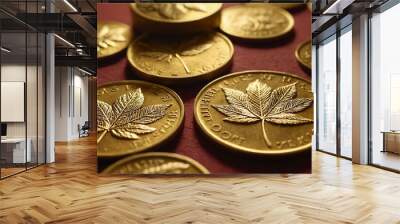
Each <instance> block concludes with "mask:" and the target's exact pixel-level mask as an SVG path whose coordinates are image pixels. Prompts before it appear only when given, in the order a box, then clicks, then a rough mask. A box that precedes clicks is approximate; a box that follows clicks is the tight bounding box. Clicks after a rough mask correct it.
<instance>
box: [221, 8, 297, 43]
mask: <svg viewBox="0 0 400 224" xmlns="http://www.w3.org/2000/svg"><path fill="white" fill-rule="evenodd" d="M293 27H294V18H293V16H292V15H291V14H290V13H289V12H288V11H286V10H284V9H282V8H279V7H276V6H272V5H271V4H250V3H249V4H243V5H237V6H231V7H227V8H225V9H223V10H222V14H221V25H220V28H221V30H222V31H224V32H225V33H227V34H229V35H231V36H233V37H237V38H242V39H252V40H269V39H275V38H279V37H282V36H284V35H286V34H288V33H289V32H290V31H292V30H293Z"/></svg>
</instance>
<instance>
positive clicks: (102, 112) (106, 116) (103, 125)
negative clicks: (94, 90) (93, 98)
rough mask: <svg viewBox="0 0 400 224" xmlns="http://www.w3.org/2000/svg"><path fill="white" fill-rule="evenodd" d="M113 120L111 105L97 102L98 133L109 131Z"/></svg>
mask: <svg viewBox="0 0 400 224" xmlns="http://www.w3.org/2000/svg"><path fill="white" fill-rule="evenodd" d="M112 120H113V111H112V107H111V105H110V104H108V103H106V102H104V101H101V100H97V131H98V132H100V131H103V130H108V129H109V128H110V127H111V122H112Z"/></svg>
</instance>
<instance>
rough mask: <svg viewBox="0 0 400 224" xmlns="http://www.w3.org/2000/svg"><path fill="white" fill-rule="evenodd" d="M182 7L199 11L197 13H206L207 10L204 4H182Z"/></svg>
mask: <svg viewBox="0 0 400 224" xmlns="http://www.w3.org/2000/svg"><path fill="white" fill-rule="evenodd" d="M183 5H184V6H185V7H186V8H187V9H190V10H193V11H199V12H207V8H206V7H205V5H204V4H199V3H183Z"/></svg>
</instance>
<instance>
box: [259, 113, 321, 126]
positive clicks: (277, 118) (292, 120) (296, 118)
mask: <svg viewBox="0 0 400 224" xmlns="http://www.w3.org/2000/svg"><path fill="white" fill-rule="evenodd" d="M265 120H266V121H268V122H272V123H275V124H304V123H310V122H313V120H311V119H308V118H305V117H302V116H300V115H297V114H287V113H280V114H276V115H271V116H268V118H266V119H265Z"/></svg>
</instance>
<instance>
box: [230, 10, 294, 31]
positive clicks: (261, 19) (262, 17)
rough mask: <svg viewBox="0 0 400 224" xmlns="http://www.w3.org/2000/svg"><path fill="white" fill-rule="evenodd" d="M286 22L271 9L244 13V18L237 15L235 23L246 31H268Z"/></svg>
mask: <svg viewBox="0 0 400 224" xmlns="http://www.w3.org/2000/svg"><path fill="white" fill-rule="evenodd" d="M285 23H286V20H285V19H284V18H281V17H279V16H277V15H275V14H273V13H272V12H271V11H264V10H262V11H257V10H254V12H252V13H251V14H250V15H246V17H245V19H244V18H240V17H238V21H237V25H238V26H239V27H240V28H241V29H243V30H246V31H248V32H255V31H268V30H271V29H274V28H276V27H278V26H281V25H283V24H285Z"/></svg>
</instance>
